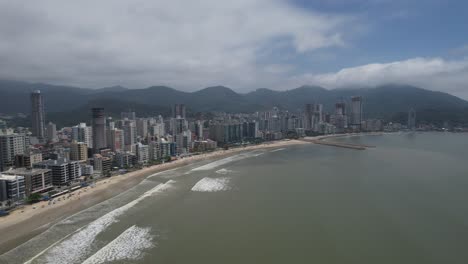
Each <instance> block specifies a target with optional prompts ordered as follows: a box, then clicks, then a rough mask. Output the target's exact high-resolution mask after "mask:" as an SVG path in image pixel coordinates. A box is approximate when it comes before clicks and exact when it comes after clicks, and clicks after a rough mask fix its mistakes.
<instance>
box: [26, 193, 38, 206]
mask: <svg viewBox="0 0 468 264" xmlns="http://www.w3.org/2000/svg"><path fill="white" fill-rule="evenodd" d="M41 200H42V195H40V194H38V193H33V194H31V195H29V197H28V198H27V199H26V202H27V203H30V204H33V203H37V202H40V201H41Z"/></svg>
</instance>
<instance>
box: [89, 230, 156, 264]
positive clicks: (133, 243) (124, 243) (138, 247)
mask: <svg viewBox="0 0 468 264" xmlns="http://www.w3.org/2000/svg"><path fill="white" fill-rule="evenodd" d="M152 247H154V244H153V237H152V236H151V233H150V228H141V227H137V226H132V227H130V228H129V229H127V230H125V231H124V232H123V233H122V234H120V235H119V236H118V237H117V238H116V239H114V240H113V241H111V242H110V243H109V244H107V245H106V246H105V247H103V248H102V249H100V250H99V251H98V252H96V253H95V254H94V255H92V256H91V257H89V258H88V259H87V260H86V261H84V262H83V264H101V263H108V262H111V261H122V260H127V261H128V260H137V259H140V258H141V257H142V256H143V251H144V250H145V249H149V248H152Z"/></svg>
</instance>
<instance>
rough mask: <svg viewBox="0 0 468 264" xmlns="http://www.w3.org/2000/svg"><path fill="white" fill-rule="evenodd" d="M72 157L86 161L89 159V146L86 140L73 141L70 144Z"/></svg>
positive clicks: (72, 158)
mask: <svg viewBox="0 0 468 264" xmlns="http://www.w3.org/2000/svg"><path fill="white" fill-rule="evenodd" d="M70 159H71V160H78V161H86V160H87V159H88V146H87V145H86V143H84V142H72V143H71V144H70Z"/></svg>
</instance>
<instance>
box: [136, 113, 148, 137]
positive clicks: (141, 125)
mask: <svg viewBox="0 0 468 264" xmlns="http://www.w3.org/2000/svg"><path fill="white" fill-rule="evenodd" d="M136 128H137V136H138V137H140V138H146V137H147V136H148V119H146V118H138V119H137V120H136Z"/></svg>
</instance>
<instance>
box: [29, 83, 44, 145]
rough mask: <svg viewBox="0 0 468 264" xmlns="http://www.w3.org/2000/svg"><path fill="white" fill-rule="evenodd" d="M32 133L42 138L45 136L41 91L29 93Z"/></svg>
mask: <svg viewBox="0 0 468 264" xmlns="http://www.w3.org/2000/svg"><path fill="white" fill-rule="evenodd" d="M31 122H32V126H31V127H32V135H33V136H35V137H37V138H38V139H40V140H42V139H44V137H45V112H44V101H43V99H42V95H41V91H39V90H36V91H34V92H33V93H31Z"/></svg>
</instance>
